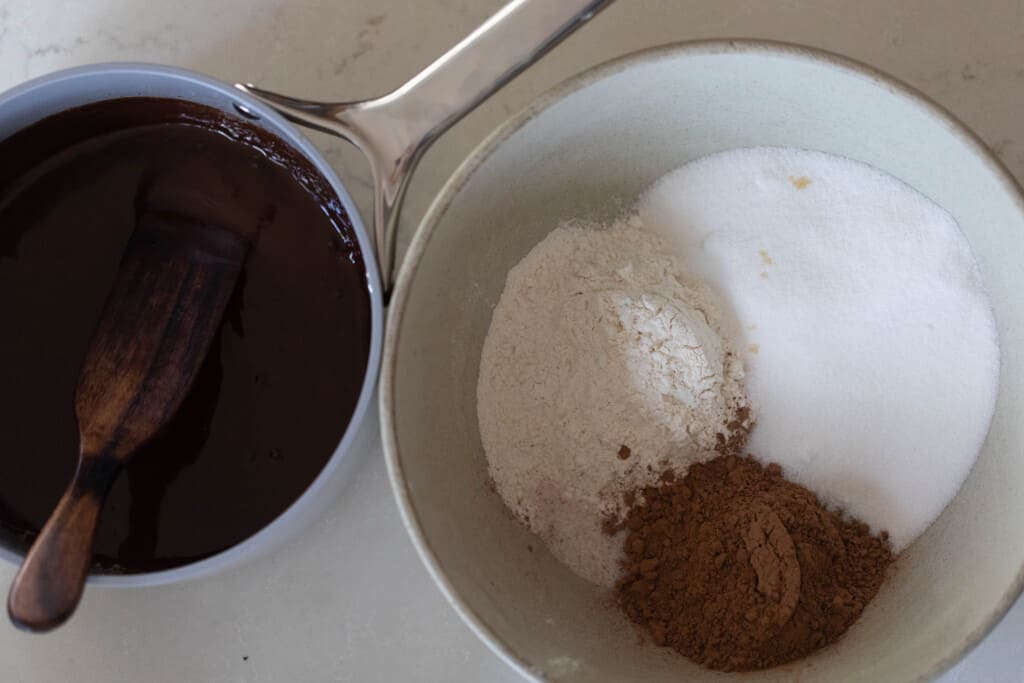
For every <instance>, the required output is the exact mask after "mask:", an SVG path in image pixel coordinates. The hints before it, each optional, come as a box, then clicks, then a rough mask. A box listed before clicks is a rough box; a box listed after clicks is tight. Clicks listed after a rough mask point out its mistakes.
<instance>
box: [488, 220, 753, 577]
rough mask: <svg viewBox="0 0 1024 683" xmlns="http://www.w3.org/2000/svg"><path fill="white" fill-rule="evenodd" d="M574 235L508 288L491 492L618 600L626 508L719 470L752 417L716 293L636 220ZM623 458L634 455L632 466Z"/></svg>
mask: <svg viewBox="0 0 1024 683" xmlns="http://www.w3.org/2000/svg"><path fill="white" fill-rule="evenodd" d="M599 227H600V226H594V225H563V226H560V227H559V228H557V229H556V230H554V231H553V232H552V233H551V234H550V235H549V236H548V237H547V238H546V239H545V240H544V241H542V242H541V243H540V244H539V245H537V247H535V248H534V249H533V251H531V252H530V254H529V255H527V256H526V258H525V259H523V261H522V262H521V263H519V264H518V265H517V266H516V267H515V268H513V269H512V271H510V272H509V275H508V280H507V282H506V286H505V291H504V292H503V294H502V297H501V300H500V302H499V303H498V305H497V307H496V308H495V310H494V317H493V319H492V322H491V327H490V331H489V333H488V335H487V339H486V341H485V343H484V348H483V356H482V359H481V366H480V378H479V384H478V388H477V398H478V415H479V422H480V433H481V437H482V440H483V445H484V449H485V451H486V454H487V459H488V462H489V465H490V473H491V477H492V478H493V480H494V483H495V486H496V488H497V490H498V492H499V493H500V494H501V496H502V497H503V499H504V500H505V502H506V503H507V504H508V505H509V507H510V508H511V509H512V510H513V511H514V512H515V513H516V514H517V515H518V516H519V517H520V518H521V519H523V520H524V521H525V522H526V523H527V524H528V525H529V526H530V528H531V529H533V531H534V532H536V533H537V534H538V535H539V536H541V538H542V539H543V540H544V541H545V543H546V544H547V546H548V548H549V549H550V550H551V551H552V553H553V554H554V555H555V556H556V557H558V558H559V559H560V560H561V561H563V562H564V563H565V564H567V565H568V566H569V567H570V568H572V569H573V570H575V571H576V572H577V573H578V574H580V575H582V576H583V577H585V578H588V579H590V580H592V581H594V582H596V583H600V584H605V585H608V584H611V583H612V582H613V580H614V579H615V577H616V576H617V574H618V567H617V561H618V558H619V553H620V547H621V539H618V538H611V537H608V536H606V535H604V534H603V533H602V531H601V521H602V519H603V517H604V516H605V515H606V514H607V513H610V512H618V511H620V506H621V501H622V493H623V492H625V491H626V490H630V489H633V488H635V487H637V486H642V485H645V484H648V483H653V482H654V481H655V480H656V479H657V477H658V475H659V474H660V473H661V472H662V471H663V470H664V469H665V467H667V466H671V467H674V468H675V469H677V470H678V471H681V472H682V471H685V470H686V468H687V467H688V466H689V464H690V463H692V462H694V461H696V460H702V459H707V458H709V457H712V456H713V455H714V453H713V448H714V446H715V443H716V436H717V434H719V433H720V432H724V431H725V424H726V423H727V422H728V421H730V420H731V419H733V418H734V416H735V412H736V409H737V407H739V406H740V405H743V404H745V399H744V397H743V392H742V364H741V362H739V359H738V358H739V357H738V356H736V355H733V354H732V353H731V351H732V349H731V348H730V346H729V345H728V344H727V343H726V342H724V341H723V339H722V336H721V323H720V322H719V320H718V314H717V312H716V307H715V306H714V305H713V303H712V298H711V294H710V291H709V290H707V289H705V288H703V287H702V286H700V285H697V284H696V283H691V282H684V281H683V280H682V279H681V277H680V276H678V275H677V270H678V268H677V263H676V260H675V258H674V257H673V256H670V255H668V254H667V253H666V252H665V250H664V246H663V245H662V244H661V241H660V240H659V239H658V238H657V237H656V236H654V235H653V233H651V232H649V231H646V230H644V229H643V228H642V227H641V226H640V224H639V221H638V220H637V219H636V218H633V219H631V220H629V221H625V222H622V223H619V224H616V225H613V226H611V227H608V228H606V229H599ZM623 446H625V447H626V448H628V449H629V450H628V456H627V457H623V456H626V450H625V449H623Z"/></svg>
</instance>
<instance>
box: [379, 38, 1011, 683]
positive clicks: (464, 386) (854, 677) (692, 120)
mask: <svg viewBox="0 0 1024 683" xmlns="http://www.w3.org/2000/svg"><path fill="white" fill-rule="evenodd" d="M754 145H777V146H791V147H801V148H807V149H814V150H821V151H825V152H830V153H832V154H838V155H842V156H846V157H849V158H852V159H856V160H859V161H862V162H866V163H868V164H871V165H873V166H875V167H877V168H880V169H882V170H884V171H886V172H888V173H890V174H892V175H893V176H896V177H897V178H900V179H902V180H904V181H906V182H907V183H909V184H910V185H912V186H913V187H915V188H916V189H918V190H919V191H920V192H922V193H924V194H925V195H927V196H929V197H931V198H932V199H933V200H934V201H936V202H937V203H938V204H940V205H941V206H943V207H944V208H945V209H946V210H948V211H949V212H950V213H951V214H952V215H953V216H954V217H955V218H956V219H957V221H958V222H959V223H960V226H961V227H962V229H963V231H964V232H965V234H966V235H967V238H968V240H969V241H970V243H971V246H972V247H973V249H974V252H975V255H976V256H977V259H978V262H979V264H980V266H981V270H982V273H983V275H984V278H985V281H986V283H987V286H988V288H989V291H990V293H991V297H992V303H993V305H994V307H995V312H996V316H997V319H998V325H999V333H1000V335H1001V341H1002V349H1003V351H1002V374H1001V390H1000V394H999V399H998V405H997V408H996V414H995V418H994V420H993V423H992V427H991V431H990V433H989V436H988V439H987V441H986V443H985V446H984V450H983V452H982V453H981V456H980V458H979V459H978V462H977V464H976V465H975V467H974V469H973V471H972V472H971V475H970V477H969V478H968V480H967V482H966V483H965V484H964V486H963V488H962V489H961V491H960V493H959V494H958V495H957V497H956V499H955V500H954V501H953V502H952V504H951V505H950V506H949V507H948V508H947V509H946V511H945V512H944V513H943V514H942V516H941V517H940V518H939V520H938V521H937V522H936V523H935V524H933V525H932V527H931V528H930V529H929V530H928V531H927V532H926V533H925V534H924V535H923V536H922V537H921V538H920V539H919V540H918V541H917V542H916V543H914V544H913V545H912V546H911V547H910V548H909V549H907V550H906V552H904V553H903V555H902V556H901V557H900V559H899V561H898V563H897V568H896V571H895V572H894V575H893V577H892V579H891V580H889V581H888V582H887V583H886V585H885V586H884V587H883V588H882V590H881V592H880V593H879V595H878V597H877V598H876V600H875V601H874V602H873V603H872V604H871V605H870V606H869V607H868V609H867V610H866V611H865V612H864V615H863V617H862V618H861V620H860V621H859V622H858V623H857V624H855V625H854V627H853V628H851V629H850V631H849V632H848V633H847V634H846V636H845V637H844V638H843V639H842V640H841V641H840V642H838V643H837V644H836V645H834V646H832V647H828V648H826V649H824V650H822V651H820V652H819V653H817V654H815V655H813V656H812V657H810V658H808V659H806V660H804V661H802V662H799V663H797V664H795V665H793V666H788V667H784V668H780V669H776V670H773V671H768V672H762V673H757V674H748V675H743V676H729V675H723V674H716V673H712V672H709V671H706V670H703V669H701V668H699V667H697V666H696V665H694V664H692V663H690V662H688V661H686V660H684V659H682V658H680V657H678V656H675V655H672V654H670V653H667V652H665V651H662V650H660V649H658V648H655V647H652V646H640V645H638V644H637V639H636V637H635V635H634V633H633V632H632V631H631V626H630V625H629V624H627V623H626V622H625V621H624V619H623V618H622V617H621V616H620V615H619V614H618V613H616V611H615V610H613V609H610V608H609V607H608V606H607V604H606V601H605V600H604V595H603V593H602V591H600V590H598V589H597V588H595V587H594V586H592V585H588V584H587V583H585V582H583V581H582V580H580V579H578V578H576V577H575V576H574V575H573V574H571V573H570V572H569V571H568V570H567V569H566V568H564V567H563V566H561V565H560V564H559V563H558V562H557V561H555V560H554V559H553V558H552V557H551V555H550V554H548V553H547V552H546V551H544V550H543V545H542V544H540V543H538V541H537V539H536V538H535V537H533V536H532V535H531V534H530V533H529V532H528V531H527V530H526V529H524V528H523V527H522V526H520V525H518V524H517V523H516V522H514V521H513V520H512V518H511V517H510V515H509V514H508V513H507V511H506V510H505V509H504V506H503V504H502V501H501V499H500V498H499V497H498V496H497V495H496V494H494V493H493V492H492V491H491V490H489V488H488V487H487V483H486V463H485V460H484V455H483V451H482V448H481V445H480V436H479V433H478V431H477V419H476V380H477V373H478V367H479V361H480V350H481V346H482V344H483V340H484V336H485V334H486V332H487V328H488V325H489V323H490V320H491V311H492V308H493V306H494V304H495V303H496V302H497V300H498V298H499V296H500V294H501V291H502V287H503V285H504V281H505V276H506V274H507V272H508V270H509V269H510V268H511V267H512V266H513V265H514V264H515V263H517V262H518V261H519V260H520V259H521V258H522V257H523V256H524V255H525V254H526V253H527V252H528V251H529V250H530V249H531V248H532V247H533V246H534V245H535V244H537V242H539V241H540V240H541V239H542V238H543V237H544V236H545V235H546V234H547V233H548V231H550V230H551V229H552V228H553V227H555V225H556V224H557V223H558V222H559V220H560V219H563V218H567V217H574V216H595V217H602V216H606V215H609V214H610V213H612V212H614V211H615V210H616V209H617V208H619V207H621V206H622V205H623V204H624V203H629V202H631V201H632V200H634V199H635V198H636V197H637V196H638V195H639V193H640V192H641V191H643V190H644V189H645V188H646V187H647V186H649V185H650V184H651V183H652V182H653V181H654V180H656V179H657V178H658V177H660V176H661V175H663V174H664V173H666V172H667V171H669V170H671V169H673V168H675V167H677V166H679V165H681V164H683V163H685V162H687V161H689V160H691V159H694V158H695V157H699V156H702V155H705V154H709V153H713V152H718V151H721V150H726V149H730V148H735V147H743V146H754ZM1022 253H1024V201H1022V197H1021V192H1020V188H1019V187H1018V186H1017V185H1016V183H1015V182H1014V181H1013V179H1012V178H1011V176H1010V175H1009V174H1008V173H1007V171H1006V170H1005V169H1004V168H1003V167H1002V166H1001V165H1000V163H999V162H998V161H996V159H995V158H994V157H993V155H992V154H991V153H990V152H989V151H988V150H987V149H986V148H985V147H984V146H983V144H982V143H981V142H980V141H979V140H978V139H977V138H976V137H975V136H974V135H973V134H972V133H971V132H970V131H969V130H967V129H966V128H965V127H964V126H963V125H962V124H960V123H959V122H958V121H956V120H955V119H954V118H953V117H952V116H950V115H949V114H948V113H947V112H945V111H943V110H942V109H940V108H939V107H937V106H936V105H934V104H933V103H931V102H930V101H928V100H927V99H926V98H924V97H923V96H921V95H920V94H918V93H916V92H914V91H912V90H911V89H909V88H908V87H906V86H904V85H902V84H901V83H898V82H896V81H894V80H893V79H891V78H889V77H887V76H885V75H883V74H880V73H878V72H876V71H874V70H872V69H869V68H867V67H865V66H863V65H860V64H857V63H854V62H851V61H848V60H846V59H842V58H839V57H836V56H834V55H830V54H826V53H823V52H818V51H814V50H810V49H805V48H800V47H796V46H789V45H781V44H774V43H762V42H751V41H713V42H699V43H689V44H683V45H678V46H670V47H664V48H658V49H653V50H649V51H646V52H641V53H638V54H635V55H631V56H628V57H625V58H623V59H619V60H616V61H614V62H611V63H609V64H606V65H604V66H600V67H597V68H596V69H593V70H591V71H588V72H586V73H584V74H582V75H580V76H577V77H576V78H573V79H572V80H570V81H568V82H566V83H564V84H563V85H561V86H559V87H557V88H555V89H554V90H552V91H551V92H549V93H548V94H547V95H545V96H543V97H541V98H540V99H539V100H538V101H537V102H535V103H534V104H533V105H531V106H530V107H529V108H527V109H526V110H525V111H523V112H521V113H520V114H518V115H517V116H515V117H513V118H512V119H511V120H510V121H508V122H507V123H505V124H504V125H503V126H502V127H501V128H499V129H498V130H497V131H495V132H494V133H493V134H492V135H491V136H490V137H489V138H488V139H487V140H486V141H485V142H484V143H483V144H482V145H481V146H480V147H479V148H478V149H477V150H476V151H475V152H474V153H473V154H472V155H471V156H470V157H469V159H467V160H466V161H465V163H463V164H462V166H461V167H460V168H459V170H458V171H457V172H456V173H455V175H454V176H453V177H452V178H451V180H449V182H448V184H447V185H446V186H445V188H444V189H443V191H442V192H441V194H440V195H439V196H438V197H437V199H436V200H435V201H434V203H433V206H432V207H431V209H430V211H429V212H428V214H427V216H426V218H425V219H424V221H423V224H422V226H421V227H420V229H419V232H418V233H417V235H416V237H415V240H414V242H413V245H412V247H411V249H410V252H409V255H408V256H407V258H406V262H405V264H404V265H403V268H402V270H401V274H400V277H399V281H398V287H397V290H396V292H395V295H394V298H393V303H392V307H391V311H390V314H389V315H390V317H389V320H388V329H387V334H386V346H385V353H384V361H383V376H382V380H381V394H380V404H381V419H382V426H383V433H384V447H385V451H386V453H387V459H388V465H389V468H390V472H391V479H392V483H393V485H394V489H395V493H396V497H397V499H398V503H399V506H400V508H401V511H402V515H403V517H404V520H405V523H406V526H407V527H408V529H409V533H410V534H411V536H412V538H413V541H414V543H415V544H416V546H417V548H418V550H419V552H420V555H421V556H422V558H423V560H424V562H425V563H426V565H427V567H428V568H429V570H430V572H431V574H432V575H433V576H434V578H435V579H436V581H437V583H438V585H439V586H440V588H441V590H442V591H443V592H444V594H445V595H446V596H447V597H448V599H449V600H450V601H451V602H452V604H453V605H454V606H455V608H456V609H457V610H458V611H459V613H460V614H461V615H462V617H463V618H464V619H465V620H466V622H467V623H468V624H469V625H470V627H471V628H472V629H473V630H474V631H475V632H476V633H477V634H479V635H480V637H481V638H483V639H484V641H486V642H487V643H488V644H489V645H490V646H491V648H492V649H493V650H494V651H495V652H496V653H498V654H499V655H500V656H501V657H502V658H503V659H505V660H506V661H507V662H508V663H509V664H511V665H512V666H514V667H515V668H516V669H518V670H519V671H521V672H523V673H524V674H526V675H530V676H535V677H537V678H548V679H552V680H567V681H588V682H600V681H621V680H634V681H641V680H642V681H679V680H687V681H711V680H714V681H725V680H742V681H745V682H748V683H751V682H754V681H757V682H761V681H793V680H800V681H801V682H802V683H811V682H812V681H828V682H829V683H841V682H844V681H886V682H899V683H904V682H909V681H920V680H928V679H931V678H933V677H934V676H936V675H937V674H938V673H940V672H941V671H943V670H944V669H946V668H947V667H949V666H950V665H951V664H952V663H953V662H955V661H956V660H957V659H958V658H960V657H961V656H962V655H963V654H964V653H965V652H966V651H967V650H969V649H970V648H971V647H972V646H973V645H974V644H976V643H977V642H978V641H979V640H980V639H981V638H982V636H984V635H985V633H986V632H987V631H988V630H989V629H991V628H992V626H993V625H994V624H995V623H996V622H997V621H998V619H999V618H1000V617H1001V616H1002V614H1003V613H1004V612H1005V611H1006V609H1007V608H1008V607H1009V606H1010V605H1011V604H1012V603H1013V601H1014V599H1015V598H1016V597H1017V595H1018V594H1019V592H1020V590H1021V582H1022V567H1024V496H1022V495H1021V492H1020V490H1021V487H1022V483H1024V422H1022V421H1021V420H1020V415H1021V413H1022V412H1024V356H1022V355H1021V354H1022V351H1021V348H1024V347H1022V344H1021V343H1020V340H1021V338H1022V337H1024V297H1022V296H1020V284H1021V266H1020V254H1022ZM935 370H936V372H942V368H936V369H935ZM530 545H532V546H533V547H534V548H535V549H537V551H535V552H529V551H528V546H530Z"/></svg>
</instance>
